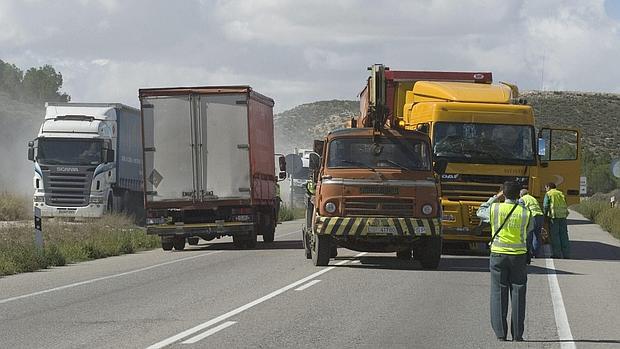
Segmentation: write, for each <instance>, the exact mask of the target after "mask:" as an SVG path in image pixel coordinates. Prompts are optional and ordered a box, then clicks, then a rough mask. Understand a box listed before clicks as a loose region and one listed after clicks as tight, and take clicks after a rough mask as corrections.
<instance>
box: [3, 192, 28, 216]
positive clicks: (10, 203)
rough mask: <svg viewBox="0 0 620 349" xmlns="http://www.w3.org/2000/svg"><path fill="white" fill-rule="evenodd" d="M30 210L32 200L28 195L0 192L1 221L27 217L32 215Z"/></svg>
mask: <svg viewBox="0 0 620 349" xmlns="http://www.w3.org/2000/svg"><path fill="white" fill-rule="evenodd" d="M30 210H31V204H30V200H28V199H27V198H26V197H22V196H17V195H13V194H8V193H0V221H18V220H23V219H27V218H29V217H30V216H32V214H31V213H30Z"/></svg>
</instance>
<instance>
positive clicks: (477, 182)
mask: <svg viewBox="0 0 620 349" xmlns="http://www.w3.org/2000/svg"><path fill="white" fill-rule="evenodd" d="M506 181H517V182H518V183H520V184H521V185H522V186H523V188H526V189H527V184H528V183H527V181H528V177H525V176H524V177H514V176H493V175H469V174H462V175H458V177H457V179H455V180H442V182H441V192H442V197H443V198H444V199H448V200H452V201H479V202H480V201H482V202H483V201H487V200H488V199H489V198H490V197H491V196H493V195H495V194H496V193H497V192H498V191H499V190H500V189H501V187H502V184H503V183H504V182H506Z"/></svg>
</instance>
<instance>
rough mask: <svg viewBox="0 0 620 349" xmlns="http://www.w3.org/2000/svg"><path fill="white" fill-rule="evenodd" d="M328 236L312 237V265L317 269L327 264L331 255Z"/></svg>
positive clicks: (329, 237)
mask: <svg viewBox="0 0 620 349" xmlns="http://www.w3.org/2000/svg"><path fill="white" fill-rule="evenodd" d="M330 240H331V236H329V235H316V236H315V237H314V246H313V247H314V248H313V249H312V263H313V264H314V265H315V266H317V267H323V266H326V265H328V264H329V256H330V254H331V246H330V242H331V241H330Z"/></svg>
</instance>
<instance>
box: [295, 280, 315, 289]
mask: <svg viewBox="0 0 620 349" xmlns="http://www.w3.org/2000/svg"><path fill="white" fill-rule="evenodd" d="M319 282H321V280H316V279H315V280H312V281H310V282H308V283H307V284H305V285H302V286H299V287H297V288H296V289H295V291H303V290H305V289H306V288H308V287H311V286H313V285H316V284H318V283H319Z"/></svg>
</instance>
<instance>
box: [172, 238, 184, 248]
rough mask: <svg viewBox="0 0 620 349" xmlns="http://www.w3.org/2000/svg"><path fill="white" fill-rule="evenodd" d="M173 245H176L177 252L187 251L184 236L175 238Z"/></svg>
mask: <svg viewBox="0 0 620 349" xmlns="http://www.w3.org/2000/svg"><path fill="white" fill-rule="evenodd" d="M172 245H174V249H175V250H177V251H183V250H184V249H185V238H184V237H182V236H175V237H174V239H172Z"/></svg>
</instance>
